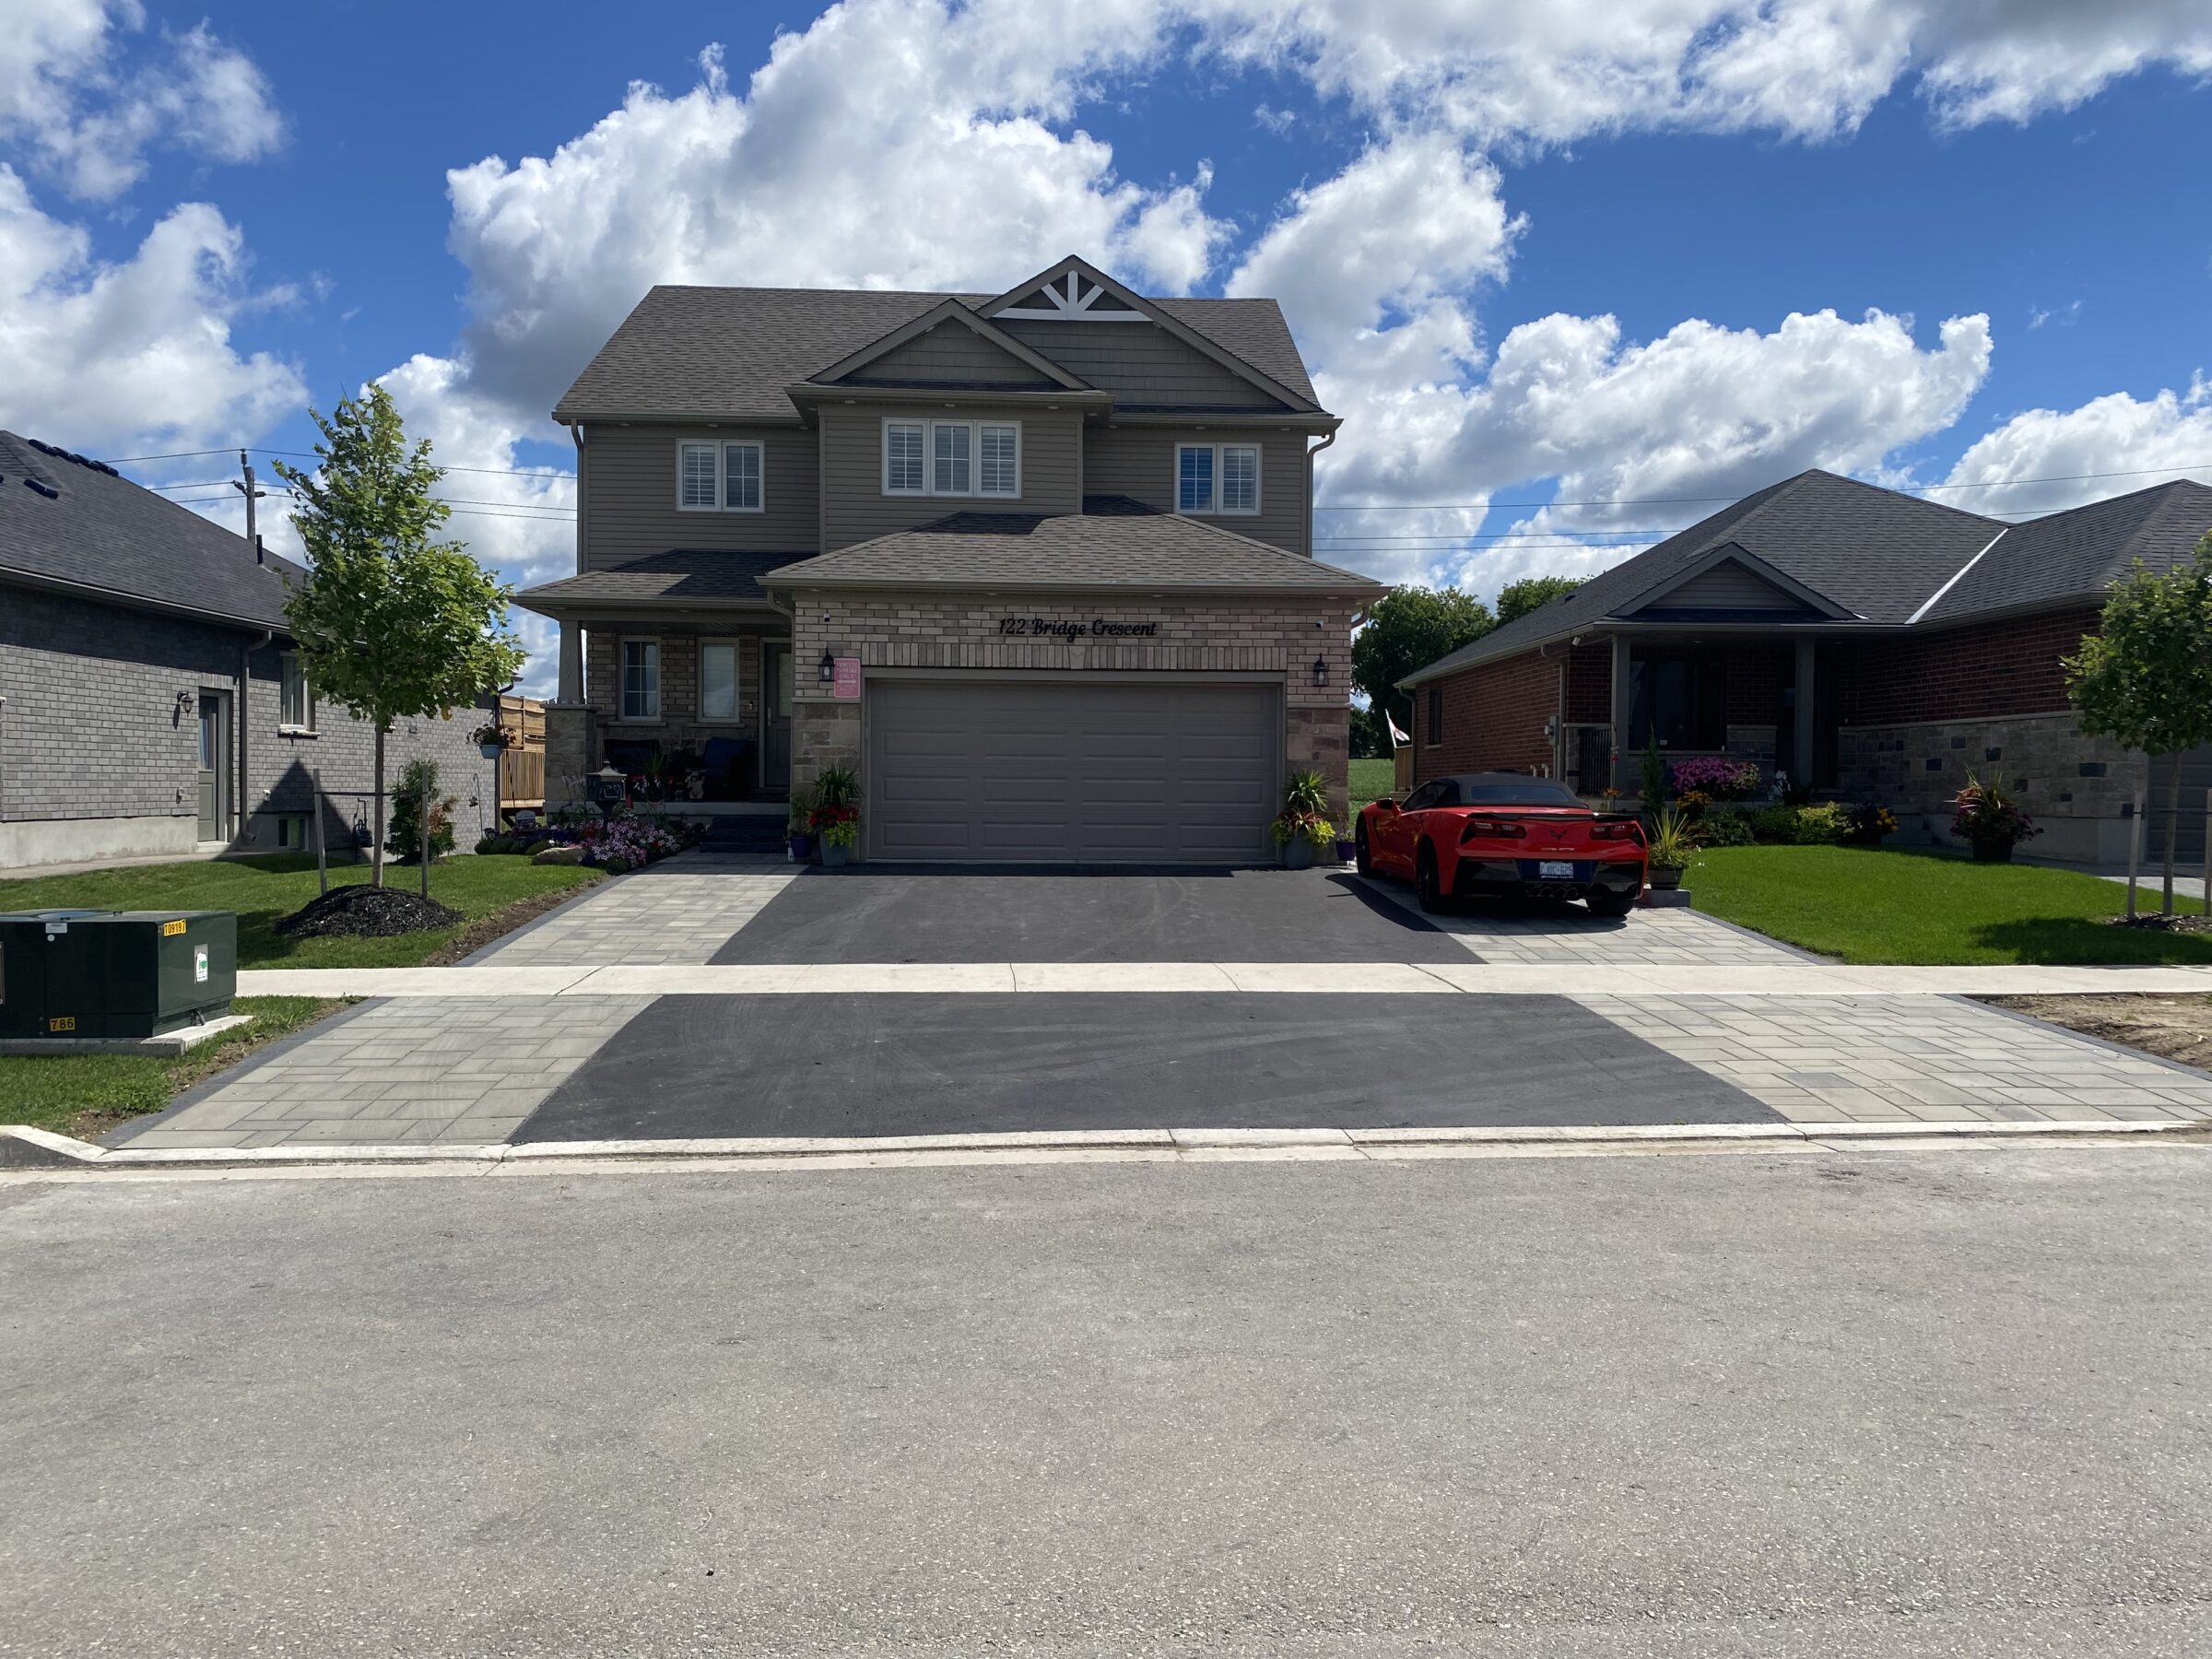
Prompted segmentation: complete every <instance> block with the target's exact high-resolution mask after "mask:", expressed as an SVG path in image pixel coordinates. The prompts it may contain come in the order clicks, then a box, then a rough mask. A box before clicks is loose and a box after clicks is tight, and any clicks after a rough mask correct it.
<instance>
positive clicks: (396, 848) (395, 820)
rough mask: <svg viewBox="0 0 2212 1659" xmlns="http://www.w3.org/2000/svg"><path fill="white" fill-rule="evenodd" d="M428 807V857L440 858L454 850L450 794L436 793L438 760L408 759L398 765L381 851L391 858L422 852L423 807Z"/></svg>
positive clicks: (407, 857)
mask: <svg viewBox="0 0 2212 1659" xmlns="http://www.w3.org/2000/svg"><path fill="white" fill-rule="evenodd" d="M426 801H427V802H429V808H430V857H431V858H432V859H433V860H436V859H441V858H443V857H444V856H446V854H447V853H451V852H452V851H453V796H451V795H441V794H439V793H438V763H437V762H436V761H435V760H431V759H414V760H410V761H408V762H407V763H406V765H405V766H403V767H401V768H400V769H399V779H398V782H396V783H394V785H393V790H392V821H391V827H390V830H389V831H388V832H387V833H386V835H385V836H384V851H385V852H387V853H391V854H392V856H393V857H394V858H401V859H412V858H418V857H420V856H421V853H422V807H423V803H424V802H426Z"/></svg>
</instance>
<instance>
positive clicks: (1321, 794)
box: [1268, 771, 1336, 870]
mask: <svg viewBox="0 0 2212 1659" xmlns="http://www.w3.org/2000/svg"><path fill="white" fill-rule="evenodd" d="M1268 829H1269V830H1270V831H1271V832H1272V833H1273V835H1274V836H1275V844H1276V845H1277V846H1278V847H1280V848H1281V849H1282V850H1283V864H1284V866H1285V867H1286V868H1288V869H1292V870H1310V869H1312V867H1313V850H1314V849H1315V848H1316V847H1328V848H1330V849H1332V850H1334V849H1335V844H1336V827H1335V825H1334V824H1332V823H1330V822H1329V796H1328V786H1327V785H1326V784H1324V782H1322V781H1321V774H1320V773H1319V772H1317V771H1301V772H1292V773H1291V774H1290V780H1289V782H1288V783H1286V784H1285V785H1284V787H1283V809H1282V811H1280V812H1278V813H1277V814H1276V815H1275V821H1274V822H1273V823H1272V824H1270V825H1269V826H1268Z"/></svg>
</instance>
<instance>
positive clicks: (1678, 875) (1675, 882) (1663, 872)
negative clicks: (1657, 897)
mask: <svg viewBox="0 0 2212 1659" xmlns="http://www.w3.org/2000/svg"><path fill="white" fill-rule="evenodd" d="M1645 874H1646V876H1647V877H1649V878H1650V880H1651V884H1652V890H1653V892H1655V893H1671V892H1673V891H1674V890H1675V889H1676V888H1678V887H1680V886H1681V885H1682V872H1681V871H1680V870H1679V869H1677V868H1674V867H1672V866H1666V865H1651V866H1650V867H1649V868H1648V869H1647V870H1646V871H1645Z"/></svg>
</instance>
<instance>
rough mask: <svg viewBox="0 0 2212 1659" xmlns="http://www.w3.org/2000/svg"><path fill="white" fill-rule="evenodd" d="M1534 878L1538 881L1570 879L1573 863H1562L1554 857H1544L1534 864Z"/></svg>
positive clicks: (1572, 877) (1572, 876) (1572, 872)
mask: <svg viewBox="0 0 2212 1659" xmlns="http://www.w3.org/2000/svg"><path fill="white" fill-rule="evenodd" d="M1536 879H1537V880H1538V881H1572V880H1573V879H1574V865H1572V864H1571V863H1565V864H1563V863H1561V862H1560V861H1559V860H1558V859H1554V858H1547V859H1544V860H1542V861H1541V862H1539V863H1538V864H1537V865H1536Z"/></svg>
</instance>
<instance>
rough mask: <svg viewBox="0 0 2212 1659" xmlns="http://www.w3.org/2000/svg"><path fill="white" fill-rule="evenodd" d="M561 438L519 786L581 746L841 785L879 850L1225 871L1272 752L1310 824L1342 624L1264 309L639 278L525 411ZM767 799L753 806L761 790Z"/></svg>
mask: <svg viewBox="0 0 2212 1659" xmlns="http://www.w3.org/2000/svg"><path fill="white" fill-rule="evenodd" d="M554 418H555V419H556V420H559V421H560V422H562V423H563V424H564V425H566V426H567V427H568V428H569V429H570V431H571V435H572V436H573V439H574V441H575V445H576V457H577V476H578V479H579V484H578V500H579V511H578V515H577V516H578V529H577V558H576V562H577V572H576V574H575V575H573V576H571V577H568V578H565V579H563V580H561V581H558V582H549V583H547V584H546V585H544V586H541V587H538V588H535V589H532V590H530V591H529V592H527V593H525V594H523V595H521V598H520V603H522V604H523V605H524V606H527V607H529V608H531V609H533V610H536V611H539V612H541V613H542V614H544V615H546V616H547V617H550V618H554V619H555V620H556V621H557V622H559V625H560V688H559V700H558V701H556V702H555V703H554V704H553V705H551V706H550V707H549V708H548V709H547V793H548V796H549V797H550V796H552V795H555V794H559V793H560V792H562V791H563V790H564V789H565V790H566V791H567V792H568V793H569V794H571V795H572V794H574V792H575V791H576V789H577V787H578V785H579V783H580V781H581V779H582V777H583V776H584V775H585V774H586V773H589V772H593V771H598V770H599V769H600V768H601V767H602V766H604V765H606V764H608V763H610V762H612V763H614V764H616V765H617V767H618V770H620V771H625V772H638V771H645V770H647V769H649V768H653V767H656V766H658V767H679V768H681V769H682V770H684V771H687V772H697V771H704V772H707V773H709V774H711V775H712V777H713V778H714V779H715V780H716V782H715V784H714V786H713V788H712V791H711V793H712V794H715V795H720V796H723V797H725V798H724V800H722V801H713V800H710V801H708V802H706V803H704V804H703V805H704V807H705V809H707V810H731V811H735V810H742V809H743V808H744V807H745V806H747V805H749V804H754V803H760V802H773V801H775V800H778V799H781V798H782V796H783V795H784V794H785V793H786V792H787V791H788V790H789V789H790V788H791V787H792V786H793V785H794V784H797V785H800V786H805V785H806V784H808V783H810V782H812V781H813V779H814V778H815V777H816V776H818V774H819V772H820V771H821V770H822V769H823V768H824V767H826V766H829V765H832V764H840V765H845V766H851V767H853V768H855V769H856V770H857V771H858V772H859V774H860V781H861V793H862V801H861V812H862V824H863V838H864V839H863V841H862V852H863V853H864V854H865V855H866V856H869V857H874V858H884V859H915V860H939V861H963V860H985V861H994V862H995V861H1016V862H1042V863H1052V862H1081V863H1116V862H1149V861H1157V860H1173V861H1194V862H1221V863H1234V862H1241V861H1244V860H1248V859H1252V858H1255V857H1263V856H1266V855H1267V854H1268V853H1270V852H1271V846H1272V843H1270V842H1269V841H1267V839H1266V835H1265V826H1266V823H1267V821H1268V819H1269V818H1272V817H1273V816H1274V814H1275V812H1276V811H1277V808H1278V806H1279V805H1280V799H1281V794H1282V788H1283V780H1284V776H1285V773H1286V771H1289V770H1292V769H1309V768H1310V769H1312V770H1316V771H1320V772H1321V773H1322V774H1323V776H1324V779H1325V780H1326V782H1327V785H1328V788H1329V792H1330V794H1331V797H1332V801H1333V804H1334V807H1335V814H1336V816H1338V817H1339V818H1341V817H1342V816H1343V814H1344V810H1345V791H1346V762H1347V754H1348V723H1349V692H1350V642H1351V631H1352V628H1353V625H1354V623H1355V620H1356V619H1357V618H1358V616H1359V613H1360V612H1361V610H1362V608H1363V607H1364V606H1366V605H1368V604H1370V603H1371V602H1372V601H1373V600H1374V599H1375V598H1377V597H1379V596H1380V595H1381V594H1382V591H1383V590H1382V587H1381V586H1380V585H1379V584H1378V583H1376V582H1371V581H1370V580H1369V579H1368V578H1366V577H1363V576H1359V575H1356V574H1353V573H1351V572H1348V571H1339V570H1335V569H1333V568H1331V567H1329V566H1327V565H1324V564H1320V563H1317V562H1316V561H1315V560H1314V559H1313V557H1312V479H1313V472H1312V457H1313V454H1314V453H1316V452H1317V451H1318V450H1320V449H1324V448H1326V447H1327V445H1328V444H1329V442H1331V441H1333V439H1334V435H1335V430H1336V428H1337V425H1338V421H1337V418H1336V417H1335V416H1334V415H1331V414H1330V413H1328V412H1327V411H1326V410H1324V408H1322V407H1321V406H1320V405H1319V403H1318V402H1317V401H1316V400H1315V398H1314V394H1313V387H1312V382H1311V381H1310V380H1309V379H1308V378H1307V374H1306V371H1305V367H1304V365H1303V364H1302V363H1301V362H1300V359H1299V355H1298V350H1297V347H1295V346H1294V345H1293V344H1292V343H1291V338H1290V331H1289V329H1288V326H1287V325H1286V324H1285V322H1284V320H1283V315H1282V312H1281V311H1280V310H1279V309H1278V308H1277V305H1276V304H1275V302H1274V301H1273V300H1155V299H1148V298H1147V297H1145V296H1143V295H1140V294H1137V293H1135V292H1133V291H1132V290H1130V289H1129V288H1125V287H1124V286H1123V285H1122V284H1120V283H1119V282H1116V281H1115V280H1114V279H1113V278H1112V277H1109V276H1107V275H1106V274H1105V273H1103V272H1101V271H1099V270H1096V269H1094V268H1093V267H1091V266H1090V265H1086V264H1085V263H1084V262H1083V261H1081V260H1079V259H1067V260H1064V261H1062V262H1061V263H1060V264H1058V265H1054V266H1053V268H1051V269H1050V270H1047V271H1044V272H1041V273H1040V274H1039V275H1037V276H1036V277H1030V279H1028V280H1027V281H1024V282H1021V283H1018V284H1016V285H1015V286H1014V287H1013V288H1009V289H1007V290H1006V292H1004V293H1001V294H936V293H894V292H880V291H874V290H859V291H826V290H816V289H794V288H654V289H653V291H652V292H651V293H649V294H647V295H646V297H645V298H644V299H643V300H641V302H640V303H639V305H638V307H637V309H636V310H635V311H633V312H631V313H630V314H629V318H628V319H627V320H625V321H624V323H623V324H622V325H621V326H620V328H618V330H617V331H616V332H615V335H614V336H613V337H612V338H611V339H610V340H609V341H608V342H607V343H606V346H605V347H603V348H601V350H600V351H599V353H598V354H597V355H596V356H595V357H594V359H592V361H591V363H590V364H589V365H588V366H586V368H585V369H584V371H583V372H582V375H580V376H579V377H578V379H577V381H576V382H575V384H574V385H573V386H571V388H570V390H569V391H568V393H567V394H565V395H564V396H563V397H562V398H561V400H560V402H559V406H557V407H556V409H555V410H554ZM771 810H772V808H771Z"/></svg>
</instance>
